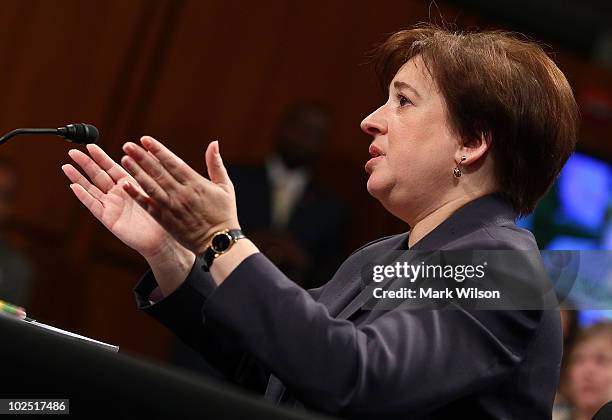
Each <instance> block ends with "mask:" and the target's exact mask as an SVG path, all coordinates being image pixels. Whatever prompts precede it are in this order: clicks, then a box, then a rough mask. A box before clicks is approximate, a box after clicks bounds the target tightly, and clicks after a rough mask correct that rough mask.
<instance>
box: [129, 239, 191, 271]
mask: <svg viewBox="0 0 612 420" xmlns="http://www.w3.org/2000/svg"><path fill="white" fill-rule="evenodd" d="M141 254H142V256H143V257H144V259H145V260H146V261H147V263H149V265H150V266H152V265H155V266H160V265H164V264H176V263H177V262H178V263H188V262H189V261H190V260H191V263H192V264H193V260H195V254H194V253H193V252H191V251H190V250H188V249H187V248H185V247H184V246H182V245H181V244H179V243H178V242H177V241H175V240H174V239H172V238H169V239H168V240H167V241H165V242H164V243H163V244H162V245H161V246H159V247H158V248H156V249H155V250H152V251H151V252H147V253H141Z"/></svg>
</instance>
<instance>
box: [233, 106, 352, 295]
mask: <svg viewBox="0 0 612 420" xmlns="http://www.w3.org/2000/svg"><path fill="white" fill-rule="evenodd" d="M332 126H333V121H332V115H331V113H330V111H329V110H328V109H327V108H326V107H324V106H323V105H321V104H317V103H305V102H301V103H296V104H295V105H293V106H291V107H289V108H288V109H287V110H286V111H285V112H284V114H283V116H282V117H281V120H280V122H279V125H278V127H277V129H276V138H275V148H274V152H273V154H272V155H271V156H269V157H268V159H266V161H265V163H264V164H263V165H260V166H234V167H229V168H228V172H229V174H230V177H231V179H232V180H233V182H234V188H235V190H236V200H237V205H238V209H239V212H240V214H239V218H240V223H241V225H242V228H243V230H244V232H245V234H247V235H248V236H249V237H250V238H251V239H252V240H253V242H254V243H256V244H257V246H258V247H259V248H260V249H261V251H262V252H263V253H265V254H266V255H267V256H268V257H269V258H270V259H271V260H272V261H273V262H274V263H275V264H276V266H277V267H279V268H280V269H281V270H282V271H283V272H284V273H285V274H286V275H287V276H288V277H289V278H291V279H292V280H294V281H295V282H296V283H298V284H300V285H301V286H302V287H304V288H306V289H310V288H314V287H318V286H321V285H322V284H324V283H326V282H327V281H328V280H329V279H330V278H331V276H332V275H333V273H334V271H335V269H336V268H337V267H338V265H339V264H340V262H341V261H342V259H343V257H344V256H345V255H344V252H343V251H344V248H345V245H346V241H345V239H344V237H345V235H344V232H343V230H344V229H343V225H344V222H345V216H344V211H343V206H342V205H341V203H340V201H339V200H338V199H337V198H336V197H335V196H334V195H333V194H331V193H330V192H328V191H326V190H325V189H324V188H323V187H322V185H320V184H319V183H317V182H316V181H315V180H314V179H313V171H314V167H315V165H316V163H317V161H318V160H319V158H321V156H322V155H323V153H325V150H328V149H329V147H330V141H331V132H332Z"/></svg>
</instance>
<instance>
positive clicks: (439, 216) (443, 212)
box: [408, 194, 484, 248]
mask: <svg viewBox="0 0 612 420" xmlns="http://www.w3.org/2000/svg"><path fill="white" fill-rule="evenodd" d="M482 195H484V194H482ZM475 198H477V197H468V196H461V197H457V198H453V199H450V200H448V201H446V202H445V203H444V204H442V205H441V206H439V207H437V208H436V209H435V210H433V211H429V212H427V213H425V214H424V215H422V216H420V217H418V218H416V220H415V221H414V222H413V223H412V224H410V225H411V229H410V235H409V236H408V248H412V246H413V245H414V244H416V243H417V242H419V241H420V240H421V239H423V238H424V237H425V236H427V234H429V232H431V231H432V230H434V229H435V228H436V227H437V226H438V225H439V224H441V223H442V222H444V221H445V220H446V219H448V218H449V217H450V216H451V215H452V214H453V213H454V212H455V211H457V209H459V208H460V207H463V206H464V205H466V204H467V203H469V202H470V201H472V200H474V199H475Z"/></svg>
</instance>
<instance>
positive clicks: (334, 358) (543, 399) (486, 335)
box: [136, 194, 561, 419]
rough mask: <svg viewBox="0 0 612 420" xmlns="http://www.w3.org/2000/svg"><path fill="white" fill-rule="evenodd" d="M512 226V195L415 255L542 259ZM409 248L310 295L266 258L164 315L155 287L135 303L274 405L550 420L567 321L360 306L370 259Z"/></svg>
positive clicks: (435, 234) (396, 243) (452, 222)
mask: <svg viewBox="0 0 612 420" xmlns="http://www.w3.org/2000/svg"><path fill="white" fill-rule="evenodd" d="M514 218H515V214H514V213H513V211H512V210H511V207H510V205H509V203H508V202H507V201H505V200H504V199H503V198H502V197H501V195H498V194H493V195H489V196H485V197H482V198H480V199H477V200H475V201H473V202H471V203H469V204H468V205H466V206H464V207H462V208H461V209H459V210H458V211H456V212H455V213H454V214H453V215H452V216H451V217H450V218H448V219H447V220H446V221H445V222H443V223H442V224H441V225H439V226H438V227H437V228H436V229H434V230H433V231H432V232H431V233H430V234H428V235H427V236H426V237H425V238H423V239H422V240H421V241H419V242H418V243H417V244H415V246H414V247H413V249H431V250H436V249H451V250H452V249H521V250H536V249H537V247H536V243H535V240H534V238H533V236H532V235H531V234H530V233H529V232H528V231H525V230H522V229H519V228H517V227H516V225H515V224H514ZM406 243H407V234H401V235H396V236H392V237H388V238H383V239H380V240H378V241H375V242H373V243H371V244H368V245H367V246H366V247H364V248H362V249H361V250H358V251H357V252H355V253H353V254H352V255H351V256H350V257H349V258H348V259H347V260H346V261H345V262H344V263H343V264H342V265H341V267H340V268H339V269H338V271H337V272H336V274H335V275H334V276H333V278H332V279H331V280H330V281H329V282H328V283H327V284H326V285H325V286H323V287H321V288H318V289H314V290H310V291H304V290H302V289H301V288H300V287H298V286H296V285H295V284H293V282H291V281H290V280H289V279H287V278H286V277H285V276H284V275H283V274H282V273H281V272H279V271H278V270H277V269H276V268H275V267H274V266H273V265H272V264H271V263H270V262H269V261H268V260H267V259H266V257H265V256H264V255H262V254H255V255H252V256H250V257H249V258H247V259H246V260H245V261H244V262H242V263H241V264H240V265H239V266H238V267H237V268H236V270H235V271H234V272H233V273H231V274H230V276H229V277H228V278H227V279H226V280H225V281H224V282H223V283H222V284H221V285H220V286H219V287H217V288H215V287H214V284H213V282H212V280H211V278H210V277H209V275H208V274H206V273H204V272H203V271H202V270H201V268H200V266H199V263H198V262H196V265H195V266H194V268H193V270H192V271H191V273H190V274H189V276H188V278H187V279H186V280H185V282H184V283H183V284H182V285H181V286H180V287H179V288H178V289H177V290H176V291H175V292H174V293H173V294H171V295H170V296H167V297H166V298H164V299H163V300H161V301H159V302H158V303H156V304H153V305H151V304H150V303H149V301H148V299H147V297H148V296H149V295H150V293H151V292H152V290H153V289H154V288H155V287H156V283H155V280H154V278H153V277H152V275H151V274H150V273H148V274H147V275H146V276H145V277H144V279H143V280H142V281H141V283H140V284H139V285H138V286H137V288H136V298H137V301H138V305H139V307H140V308H141V309H143V310H144V311H145V312H146V313H148V314H149V315H151V316H153V317H154V318H156V319H157V320H159V321H160V322H162V323H163V324H165V325H166V326H167V327H168V328H169V329H170V330H172V331H173V332H174V333H175V334H177V335H178V336H179V337H180V338H182V339H183V340H184V341H185V342H186V343H188V344H189V345H190V346H192V347H193V348H194V349H196V350H197V351H198V352H199V353H200V354H201V355H202V357H204V358H205V359H206V360H207V361H208V362H209V363H210V364H211V365H213V366H215V367H216V369H218V371H219V372H220V374H222V375H223V376H224V377H225V378H227V379H228V380H230V381H233V382H235V383H238V384H241V385H243V386H245V387H248V388H251V389H253V390H255V391H259V392H264V391H265V396H266V399H268V400H270V401H272V402H275V403H284V404H290V405H294V406H300V405H303V406H305V407H307V408H310V409H314V410H319V411H324V412H327V413H333V414H336V415H341V416H348V417H366V418H410V419H417V418H426V419H427V418H433V419H441V418H445V419H446V418H449V419H450V418H453V419H457V418H469V419H481V418H494V419H550V417H551V407H552V402H553V397H554V393H555V388H556V385H557V381H558V375H559V366H560V360H561V329H560V319H559V313H558V311H552V310H549V311H538V310H533V311H469V310H417V311H412V310H391V311H366V310H363V309H361V308H360V306H359V305H354V304H353V305H351V302H352V301H354V300H355V298H356V296H358V295H359V292H360V274H361V273H360V270H361V268H362V263H363V261H360V255H361V254H362V253H363V252H364V251H365V250H369V251H373V250H374V251H376V250H378V249H379V250H380V251H381V252H384V251H385V250H392V249H405V248H406ZM347 307H349V308H350V309H349V310H348V311H347V310H345V309H346V308H347ZM341 312H344V313H342V314H341ZM339 314H341V315H342V316H339ZM269 373H272V376H269ZM268 378H269V380H268Z"/></svg>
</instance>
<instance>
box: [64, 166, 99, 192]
mask: <svg viewBox="0 0 612 420" xmlns="http://www.w3.org/2000/svg"><path fill="white" fill-rule="evenodd" d="M62 171H64V174H66V176H67V177H68V179H69V180H70V182H72V183H73V184H78V185H80V186H81V187H83V189H84V190H85V191H87V192H88V193H89V194H91V195H92V196H93V197H94V198H96V199H97V200H100V201H102V198H103V197H104V193H103V192H102V191H100V190H99V189H98V188H97V187H96V186H95V185H93V184H92V183H91V182H89V180H88V179H87V178H85V177H84V176H83V175H82V174H81V173H80V172H79V171H78V170H77V169H76V168H75V167H74V166H72V165H70V164H66V165H62Z"/></svg>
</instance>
